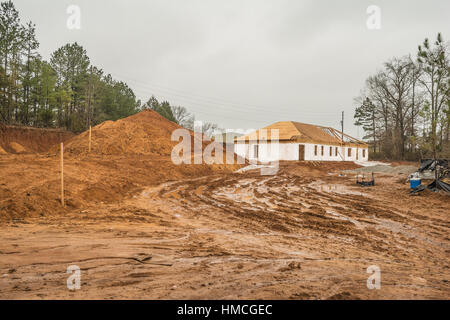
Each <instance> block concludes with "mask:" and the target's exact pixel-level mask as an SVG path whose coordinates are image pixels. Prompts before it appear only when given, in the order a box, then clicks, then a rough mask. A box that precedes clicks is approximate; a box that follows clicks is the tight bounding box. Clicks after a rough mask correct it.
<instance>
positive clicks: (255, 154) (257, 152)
mask: <svg viewBox="0 0 450 320" xmlns="http://www.w3.org/2000/svg"><path fill="white" fill-rule="evenodd" d="M258 147H259V146H258V145H257V144H255V145H254V146H253V157H254V158H255V159H258V157H259V148H258Z"/></svg>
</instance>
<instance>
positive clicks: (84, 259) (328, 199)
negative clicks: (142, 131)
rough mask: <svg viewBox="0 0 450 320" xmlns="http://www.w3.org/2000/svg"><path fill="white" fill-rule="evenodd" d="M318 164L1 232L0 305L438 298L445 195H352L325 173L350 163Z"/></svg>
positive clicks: (384, 187)
mask: <svg viewBox="0 0 450 320" xmlns="http://www.w3.org/2000/svg"><path fill="white" fill-rule="evenodd" d="M327 166H328V167H324V165H322V166H314V165H312V164H301V163H300V164H282V168H281V170H280V171H279V173H278V174H277V175H276V176H261V175H260V174H259V172H258V171H256V172H255V171H253V172H247V173H244V174H232V173H221V174H214V173H212V174H211V175H208V176H204V177H198V178H187V179H186V178H184V179H180V180H178V181H172V182H166V183H163V184H159V185H154V186H151V187H142V189H139V190H136V191H135V192H131V193H130V195H129V196H127V197H124V198H123V199H122V200H121V201H120V202H114V201H112V202H105V203H95V204H94V203H91V202H86V203H83V206H82V207H80V208H76V207H75V208H73V209H72V210H69V211H67V210H66V211H61V214H60V215H58V214H52V215H43V216H42V217H27V218H24V219H23V220H18V221H16V222H8V223H5V224H3V225H2V227H1V233H0V254H1V256H2V259H1V260H0V276H1V278H0V298H6V299H19V298H32V299H41V298H42V299H50V298H80V299H87V298H97V299H118V298H125V299H148V298H150V299H174V298H176V299H261V298H262V299H335V298H337V299H349V298H355V299H380V298H381V299H385V298H386V299H387V298H389V299H419V298H420V299H436V298H441V299H448V297H449V294H450V287H449V284H448V280H449V279H450V271H449V259H448V257H449V255H448V253H449V238H448V234H449V218H448V213H449V212H450V210H449V209H450V203H449V201H448V196H445V195H441V194H431V193H426V194H423V195H421V196H418V197H411V196H409V194H408V187H407V185H406V184H405V183H404V180H405V178H406V177H405V176H404V175H378V176H377V185H376V186H375V187H373V188H360V187H357V186H355V185H354V176H353V175H347V176H339V175H338V173H339V172H340V170H341V169H351V168H350V167H351V166H352V165H351V164H328V165H327ZM111 179H112V178H111ZM69 265H77V266H79V267H80V268H81V276H82V282H81V289H80V290H79V291H75V292H71V291H69V290H68V289H67V287H66V279H67V277H68V276H69V275H68V274H66V269H67V267H68V266H69ZM371 265H377V266H379V267H380V269H381V289H380V290H368V289H367V286H366V280H367V278H368V277H369V274H367V273H366V269H367V267H368V266H371Z"/></svg>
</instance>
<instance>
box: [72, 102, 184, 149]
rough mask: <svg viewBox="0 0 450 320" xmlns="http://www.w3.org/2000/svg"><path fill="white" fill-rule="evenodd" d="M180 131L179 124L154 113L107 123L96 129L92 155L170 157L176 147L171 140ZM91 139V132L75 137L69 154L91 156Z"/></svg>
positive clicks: (145, 113)
mask: <svg viewBox="0 0 450 320" xmlns="http://www.w3.org/2000/svg"><path fill="white" fill-rule="evenodd" d="M179 128H180V126H178V125H177V124H176V123H174V122H171V121H168V120H167V119H165V118H163V117H162V116H160V115H159V114H158V113H156V112H154V111H150V110H146V111H143V112H140V113H138V114H136V115H133V116H131V117H128V118H125V119H121V120H117V121H106V122H104V123H102V124H100V125H98V126H96V127H93V128H92V153H94V154H105V155H123V154H140V155H150V154H153V155H165V156H170V154H171V152H172V148H173V146H174V145H175V144H176V143H174V142H172V141H170V138H171V135H172V132H173V131H174V130H176V129H179ZM88 137H89V132H88V131H86V132H83V133H82V134H80V135H78V136H76V137H74V138H73V139H71V140H70V141H69V142H68V143H67V144H66V145H65V151H66V152H69V153H71V154H87V153H88V144H89V142H88V141H89V139H88Z"/></svg>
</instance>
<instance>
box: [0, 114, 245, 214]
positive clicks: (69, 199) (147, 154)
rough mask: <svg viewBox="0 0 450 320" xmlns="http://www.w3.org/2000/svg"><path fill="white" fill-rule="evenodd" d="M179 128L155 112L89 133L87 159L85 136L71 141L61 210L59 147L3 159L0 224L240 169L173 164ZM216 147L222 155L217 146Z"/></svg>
mask: <svg viewBox="0 0 450 320" xmlns="http://www.w3.org/2000/svg"><path fill="white" fill-rule="evenodd" d="M180 128H181V127H180V126H178V125H177V124H176V123H173V122H170V121H168V120H166V119H165V118H163V117H161V116H160V115H159V114H157V113H156V112H153V111H143V112H141V113H139V114H136V115H133V116H131V117H129V118H126V119H122V120H118V121H115V122H113V121H108V122H105V123H103V124H100V125H98V126H96V127H95V128H93V130H92V150H91V153H90V154H88V137H89V133H88V132H84V133H82V134H80V135H78V136H75V137H73V138H72V139H70V140H69V141H68V142H66V143H65V144H64V146H65V148H64V149H65V153H64V158H65V160H64V187H65V200H66V208H65V209H62V208H61V204H60V201H59V197H60V167H59V165H60V163H59V145H58V144H56V145H54V146H53V147H52V148H51V150H50V152H49V153H48V154H38V155H34V154H14V155H10V156H4V157H3V156H2V157H1V158H0V221H2V220H3V221H11V220H20V219H24V218H27V217H47V216H51V215H58V214H61V213H62V212H70V211H71V210H84V208H87V207H89V206H91V205H94V206H96V205H98V204H100V203H118V202H120V201H122V200H124V199H127V198H130V197H133V196H134V195H136V194H138V193H139V192H140V191H142V190H143V189H144V188H146V187H149V186H154V185H158V184H161V183H165V182H169V181H178V180H180V179H185V178H198V177H201V176H210V175H226V174H232V173H233V172H234V171H236V170H237V169H239V168H240V167H242V165H239V164H230V165H227V164H212V165H208V164H205V163H202V164H194V162H193V161H192V162H191V163H192V164H181V165H177V164H175V163H174V162H173V161H172V159H171V154H172V149H173V147H174V146H175V145H177V144H178V143H179V142H178V141H171V136H172V132H173V131H174V130H176V129H180ZM189 138H191V140H193V139H194V134H193V132H190V131H187V136H186V139H188V140H189ZM191 142H192V141H191ZM207 144H208V143H205V144H204V146H203V147H204V149H206V148H207V146H206V145H207ZM192 145H193V144H192ZM218 146H220V147H221V148H222V149H223V146H222V145H221V144H218ZM7 151H9V150H7ZM205 151H206V150H205ZM224 153H225V152H224ZM231 156H233V155H231ZM191 160H192V159H191Z"/></svg>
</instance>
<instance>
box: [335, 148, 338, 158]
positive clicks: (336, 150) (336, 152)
mask: <svg viewBox="0 0 450 320" xmlns="http://www.w3.org/2000/svg"><path fill="white" fill-rule="evenodd" d="M334 155H335V156H336V157H337V156H338V147H336V149H335V150H334Z"/></svg>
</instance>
